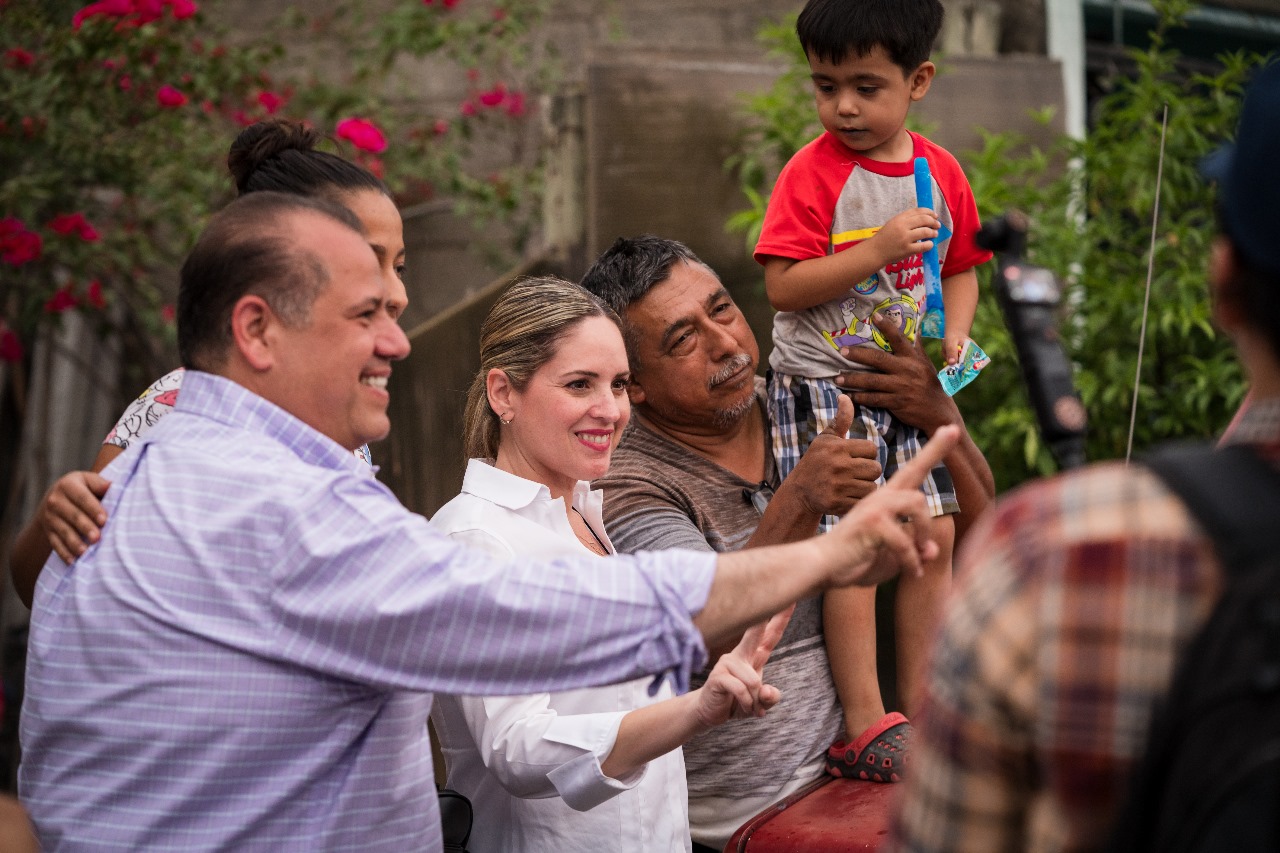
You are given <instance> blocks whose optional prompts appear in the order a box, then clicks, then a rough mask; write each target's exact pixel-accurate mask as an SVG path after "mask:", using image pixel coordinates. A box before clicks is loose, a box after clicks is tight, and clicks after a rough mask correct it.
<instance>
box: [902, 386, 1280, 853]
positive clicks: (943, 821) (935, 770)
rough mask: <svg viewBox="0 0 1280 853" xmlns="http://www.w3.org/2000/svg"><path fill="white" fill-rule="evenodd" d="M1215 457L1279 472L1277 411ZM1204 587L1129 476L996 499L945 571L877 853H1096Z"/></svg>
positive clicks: (1168, 500)
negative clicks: (1243, 446)
mask: <svg viewBox="0 0 1280 853" xmlns="http://www.w3.org/2000/svg"><path fill="white" fill-rule="evenodd" d="M1230 441H1231V442H1232V443H1248V444H1252V445H1254V446H1256V447H1258V448H1259V449H1260V450H1261V451H1262V453H1263V454H1264V455H1265V456H1267V457H1269V458H1270V459H1272V460H1273V461H1275V462H1276V463H1277V465H1278V466H1280V400H1265V401H1263V400H1255V401H1253V403H1252V405H1251V406H1250V408H1249V411H1248V412H1247V413H1246V414H1245V416H1244V417H1243V418H1242V419H1241V420H1240V421H1239V423H1238V424H1237V425H1236V428H1235V429H1234V430H1233V433H1232V435H1231V438H1230ZM1218 485H1219V484H1215V483H1206V484H1205V488H1215V487H1217V486H1218ZM1220 573H1221V566H1220V564H1219V562H1218V560H1217V558H1216V556H1215V555H1214V553H1213V549H1212V544H1211V543H1210V542H1209V540H1207V539H1206V538H1205V536H1204V534H1203V533H1202V532H1201V530H1200V528H1199V526H1198V525H1197V524H1196V522H1195V521H1194V520H1193V519H1192V518H1191V517H1190V516H1189V515H1188V513H1187V511H1186V509H1185V508H1184V507H1183V505H1182V503H1181V502H1180V501H1179V500H1178V499H1177V498H1176V497H1174V496H1173V495H1172V494H1171V493H1170V492H1169V490H1168V489H1166V488H1165V486H1164V484H1163V483H1162V482H1161V481H1160V480H1159V479H1157V478H1156V477H1155V475H1153V474H1151V473H1149V472H1148V470H1147V469H1146V468H1144V467H1142V466H1140V465H1135V466H1133V467H1130V468H1125V467H1124V466H1123V465H1121V464H1114V463H1112V464H1104V465H1098V466H1092V467H1090V468H1088V469H1086V470H1084V471H1079V472H1074V473H1071V474H1068V475H1065V476H1062V477H1058V478H1054V479H1052V480H1048V481H1043V482H1039V483H1035V484H1032V485H1029V486H1026V487H1024V488H1022V489H1019V490H1017V491H1015V492H1013V493H1011V494H1010V495H1009V496H1008V497H1007V498H1006V499H1003V500H1002V501H1001V503H1000V505H999V507H998V508H997V510H996V511H995V512H993V513H992V514H991V515H989V516H988V517H986V518H984V519H983V520H982V521H981V522H980V523H979V525H978V526H977V527H975V529H974V530H973V532H972V533H971V535H970V536H969V538H968V539H967V540H966V542H965V545H964V548H963V549H962V552H961V554H960V556H959V559H958V561H957V580H956V588H955V592H954V595H953V598H952V600H951V602H950V603H949V605H948V608H947V610H946V613H945V616H944V619H943V623H942V625H941V628H940V635H939V637H938V638H937V642H936V643H935V647H934V653H933V654H934V659H933V665H932V671H931V674H930V680H929V684H928V688H927V697H926V704H925V707H924V709H923V711H922V713H920V714H918V715H917V718H916V719H915V720H914V721H913V722H914V723H915V732H914V736H913V738H912V743H911V757H910V765H909V773H908V778H907V782H906V785H905V786H904V790H903V793H902V797H903V799H902V802H901V803H900V809H899V811H898V813H897V817H896V820H895V822H894V826H893V831H892V832H891V834H890V837H889V839H888V841H887V843H886V845H885V846H884V847H882V848H881V849H882V850H889V851H948V853H963V851H975V853H979V852H980V853H1000V851H1013V850H1017V851H1023V850H1026V851H1087V850H1096V849H1098V847H1099V846H1100V845H1101V844H1102V842H1103V840H1104V839H1105V836H1106V833H1107V831H1108V828H1109V826H1110V823H1111V821H1112V820H1113V819H1114V817H1115V811H1116V809H1117V807H1118V805H1119V804H1120V802H1121V801H1122V800H1123V798H1124V794H1125V790H1126V784H1127V782H1128V777H1129V774H1130V771H1131V768H1132V765H1133V762H1134V759H1135V756H1136V754H1137V753H1139V752H1140V751H1141V749H1142V747H1143V744H1144V740H1145V736H1146V732H1147V726H1148V723H1149V720H1150V715H1151V710H1152V707H1153V702H1154V701H1155V700H1156V698H1157V697H1159V696H1160V695H1161V694H1162V693H1163V692H1164V691H1165V690H1166V689H1167V687H1168V684H1169V681H1170V679H1171V676H1172V672H1173V667H1174V662H1175V660H1176V658H1177V656H1178V654H1179V652H1180V651H1181V650H1182V648H1183V647H1184V646H1185V644H1186V643H1187V641H1188V640H1189V639H1190V638H1191V636H1192V635H1193V633H1194V632H1195V631H1196V629H1197V628H1198V627H1199V626H1200V625H1201V623H1202V622H1203V621H1204V619H1205V618H1206V617H1207V615H1208V613H1209V611H1210V609H1211V607H1212V605H1213V604H1214V602H1215V601H1216V600H1217V596H1218V590H1219V583H1220Z"/></svg>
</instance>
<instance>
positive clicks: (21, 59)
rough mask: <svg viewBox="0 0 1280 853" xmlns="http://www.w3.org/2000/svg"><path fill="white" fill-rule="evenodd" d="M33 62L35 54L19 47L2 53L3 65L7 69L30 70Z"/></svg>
mask: <svg viewBox="0 0 1280 853" xmlns="http://www.w3.org/2000/svg"><path fill="white" fill-rule="evenodd" d="M35 62H36V57H35V54H33V53H32V52H31V51H29V50H23V49H22V48H20V47H11V48H9V49H8V50H6V51H5V52H4V64H5V67H7V68H17V69H22V68H30V67H31V66H32V65H35Z"/></svg>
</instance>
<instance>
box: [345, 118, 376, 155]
mask: <svg viewBox="0 0 1280 853" xmlns="http://www.w3.org/2000/svg"><path fill="white" fill-rule="evenodd" d="M337 136H338V138H339V139H346V140H349V141H350V142H351V144H352V145H354V146H355V147H357V148H359V149H360V150H361V151H370V152H372V153H374V154H378V153H380V152H382V151H385V150H386V148H387V138H386V137H385V136H383V135H382V131H381V130H379V129H378V126H377V125H376V124H374V123H373V122H371V121H369V120H368V119H363V118H344V119H343V120H342V121H340V122H338V128H337Z"/></svg>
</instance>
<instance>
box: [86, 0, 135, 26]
mask: <svg viewBox="0 0 1280 853" xmlns="http://www.w3.org/2000/svg"><path fill="white" fill-rule="evenodd" d="M132 13H133V0H99V2H97V3H90V4H89V5H88V6H85V7H84V8H83V9H81V10H80V11H79V12H76V14H75V17H73V18H72V19H71V28H72V29H75V30H78V29H80V25H81V24H83V23H84V22H85V21H87V20H89V19H90V18H96V17H98V16H99V15H101V16H102V17H104V18H123V17H124V16H125V15H129V14H132Z"/></svg>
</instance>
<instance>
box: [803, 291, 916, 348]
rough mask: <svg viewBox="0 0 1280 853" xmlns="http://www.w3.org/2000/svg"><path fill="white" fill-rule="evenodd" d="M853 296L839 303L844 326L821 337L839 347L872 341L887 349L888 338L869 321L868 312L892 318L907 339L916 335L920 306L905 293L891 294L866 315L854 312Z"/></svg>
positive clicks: (855, 302) (870, 314) (824, 333)
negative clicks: (858, 314) (861, 315)
mask: <svg viewBox="0 0 1280 853" xmlns="http://www.w3.org/2000/svg"><path fill="white" fill-rule="evenodd" d="M857 305H858V302H857V300H856V299H853V298H849V299H846V300H844V301H843V302H841V303H840V311H841V313H842V314H843V315H844V319H845V327H844V328H843V329H839V330H837V331H834V332H827V331H824V332H823V333H822V337H824V338H826V340H827V343H829V344H831V346H832V347H834V348H835V349H840V347H856V346H861V345H863V344H865V343H868V342H871V343H874V344H875V345H876V346H878V347H880V349H882V350H885V351H886V352H888V351H890V350H891V348H890V346H889V342H888V341H886V340H885V339H884V335H882V334H880V330H879V329H877V328H876V327H875V326H874V325H872V324H871V316H872V315H874V314H877V313H880V314H883V315H884V316H886V317H888V318H889V319H890V320H892V321H893V324H894V325H895V326H897V327H898V329H899V330H900V331H901V332H902V334H904V335H906V337H907V339H908V340H914V339H915V336H916V323H917V322H918V320H919V317H920V306H919V305H917V304H916V301H915V300H914V299H912V298H911V296H910V295H908V294H906V293H900V294H898V295H897V296H891V297H889V298H888V299H885V300H883V301H882V302H880V303H879V304H878V305H876V307H875V308H873V309H871V312H870V313H869V314H868V315H867V316H866V317H859V316H857V314H856V313H854V312H855V311H856V309H857Z"/></svg>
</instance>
